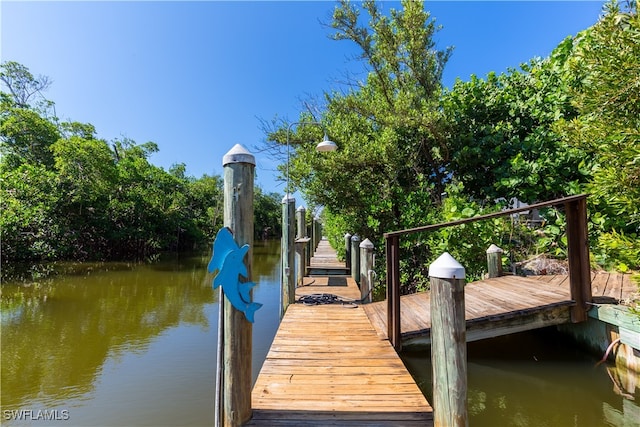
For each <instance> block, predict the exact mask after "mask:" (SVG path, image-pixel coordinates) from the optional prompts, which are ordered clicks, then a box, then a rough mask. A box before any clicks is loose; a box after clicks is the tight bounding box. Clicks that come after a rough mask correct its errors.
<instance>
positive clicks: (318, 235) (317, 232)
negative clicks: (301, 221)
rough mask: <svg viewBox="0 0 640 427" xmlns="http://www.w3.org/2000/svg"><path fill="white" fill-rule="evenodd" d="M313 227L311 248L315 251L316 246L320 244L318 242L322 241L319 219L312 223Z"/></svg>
mask: <svg viewBox="0 0 640 427" xmlns="http://www.w3.org/2000/svg"><path fill="white" fill-rule="evenodd" d="M313 225H314V230H315V234H314V236H315V241H314V242H313V247H314V248H315V249H317V248H318V245H319V244H320V240H322V224H321V223H320V218H316V219H315V220H314V221H313ZM315 249H314V250H315Z"/></svg>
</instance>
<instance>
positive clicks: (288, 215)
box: [280, 193, 296, 319]
mask: <svg viewBox="0 0 640 427" xmlns="http://www.w3.org/2000/svg"><path fill="white" fill-rule="evenodd" d="M295 205H296V199H295V198H294V197H293V196H291V195H290V194H288V193H287V194H286V195H285V196H284V197H283V198H282V239H281V240H280V243H281V246H280V256H281V258H282V280H281V289H282V293H281V295H282V297H281V301H280V318H281V319H282V317H283V316H284V313H285V312H286V311H287V307H289V304H293V303H294V302H295V300H296V288H295V282H294V278H293V267H294V265H293V263H294V262H295V259H294V251H295V247H294V245H295V238H294V237H295V236H294V229H295V223H294V219H295V209H296V206H295Z"/></svg>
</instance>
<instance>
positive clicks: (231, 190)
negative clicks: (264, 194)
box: [218, 144, 256, 427]
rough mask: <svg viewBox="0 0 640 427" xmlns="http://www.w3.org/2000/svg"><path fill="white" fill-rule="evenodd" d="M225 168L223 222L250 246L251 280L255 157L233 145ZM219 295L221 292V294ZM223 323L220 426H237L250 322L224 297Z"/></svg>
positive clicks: (244, 413) (247, 415)
mask: <svg viewBox="0 0 640 427" xmlns="http://www.w3.org/2000/svg"><path fill="white" fill-rule="evenodd" d="M222 165H223V167H224V225H225V227H229V228H230V229H231V231H232V232H233V237H234V240H235V241H236V243H237V244H238V245H239V246H243V245H245V244H248V245H249V252H248V253H247V255H246V258H245V266H246V267H247V278H248V280H251V265H252V261H253V260H252V257H253V250H252V246H253V222H254V220H253V182H254V170H255V165H256V162H255V157H254V156H253V154H251V153H250V152H249V151H247V150H246V149H245V148H244V147H243V146H242V145H240V144H236V145H235V146H234V147H233V148H232V149H231V150H230V151H229V152H228V153H227V154H225V156H224V157H223V158H222ZM221 295H222V293H221ZM221 309H222V310H223V311H224V313H223V315H222V316H221V317H220V318H221V319H222V321H223V324H224V332H223V334H222V335H221V336H222V338H223V340H224V343H223V357H222V359H223V361H224V363H223V366H218V369H223V373H222V396H221V399H222V405H221V409H222V414H220V415H221V417H220V418H221V419H220V421H221V423H222V425H223V426H234V427H235V426H240V425H242V424H245V423H246V422H247V421H249V419H251V414H252V411H251V351H252V325H251V322H249V321H248V320H247V318H246V317H245V314H244V313H243V312H241V311H239V310H237V309H236V308H235V307H233V305H231V303H230V302H229V300H228V299H227V298H224V302H223V303H222V304H221Z"/></svg>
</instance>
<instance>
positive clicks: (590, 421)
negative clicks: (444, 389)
mask: <svg viewBox="0 0 640 427" xmlns="http://www.w3.org/2000/svg"><path fill="white" fill-rule="evenodd" d="M403 359H404V360H405V363H406V364H407V366H408V368H409V370H410V371H411V372H412V374H413V375H414V376H415V377H416V378H417V379H418V381H419V385H420V387H421V389H422V390H423V392H424V393H425V394H427V396H428V399H429V398H430V397H431V393H432V391H431V364H430V360H429V354H428V353H427V352H413V353H407V354H405V355H403ZM596 361H597V360H595V359H593V358H591V357H589V356H588V355H585V353H584V352H581V351H580V350H578V349H576V348H575V347H574V346H573V345H572V344H570V343H569V342H567V340H566V339H565V338H563V336H561V335H559V334H558V333H557V332H555V331H553V330H544V331H537V332H529V333H523V334H517V335H512V336H508V337H503V338H499V339H494V340H488V341H484V342H477V343H470V344H469V346H468V411H469V424H470V425H472V426H474V427H476V426H492V427H493V426H532V427H533V426H536V427H537V426H542V427H544V426H549V427H556V426H558V427H562V426H571V427H585V426H626V425H629V426H631V425H634V426H636V425H640V416H639V415H640V412H639V409H640V408H639V407H638V406H637V399H638V398H639V397H640V390H638V389H636V388H635V387H636V385H635V384H637V383H633V382H632V384H633V386H630V388H632V389H631V390H629V389H626V394H627V396H626V397H624V396H622V395H621V394H620V393H616V392H615V390H614V388H615V387H616V386H615V385H614V384H613V383H612V381H611V379H610V377H609V375H610V372H611V371H612V370H615V369H614V368H612V367H607V366H605V365H601V366H598V367H595V362H596ZM616 375H622V376H623V377H624V378H625V379H626V380H625V381H627V384H629V381H631V379H630V378H635V379H637V374H632V373H620V372H616Z"/></svg>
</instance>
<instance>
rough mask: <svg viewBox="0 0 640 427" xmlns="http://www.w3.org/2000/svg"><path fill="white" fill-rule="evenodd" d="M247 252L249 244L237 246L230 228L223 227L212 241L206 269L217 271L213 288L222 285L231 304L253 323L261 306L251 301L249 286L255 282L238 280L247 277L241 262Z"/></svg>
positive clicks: (210, 271)
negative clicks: (209, 259)
mask: <svg viewBox="0 0 640 427" xmlns="http://www.w3.org/2000/svg"><path fill="white" fill-rule="evenodd" d="M247 252H249V245H243V246H242V247H239V246H238V244H237V243H236V241H235V240H234V239H233V234H231V230H230V229H229V228H228V227H223V228H221V229H220V231H218V234H217V235H216V238H215V240H214V241H213V255H212V257H211V261H209V266H208V267H207V270H208V271H209V273H213V272H214V271H216V270H217V271H218V273H217V274H216V276H215V277H214V278H213V282H212V284H213V289H216V288H217V287H218V286H222V289H223V290H224V294H225V295H226V296H227V299H228V300H229V302H230V303H231V305H232V306H234V307H235V308H236V309H237V310H239V311H241V312H243V313H244V315H245V317H246V318H247V320H248V321H249V322H251V323H253V322H254V318H253V315H254V313H255V312H256V310H258V309H259V308H260V307H262V304H260V303H257V302H252V301H251V288H253V287H254V286H255V285H256V284H255V283H253V282H244V283H241V282H240V276H242V277H245V278H246V277H247V267H246V266H245V265H244V262H243V260H244V257H245V255H246V254H247Z"/></svg>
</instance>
